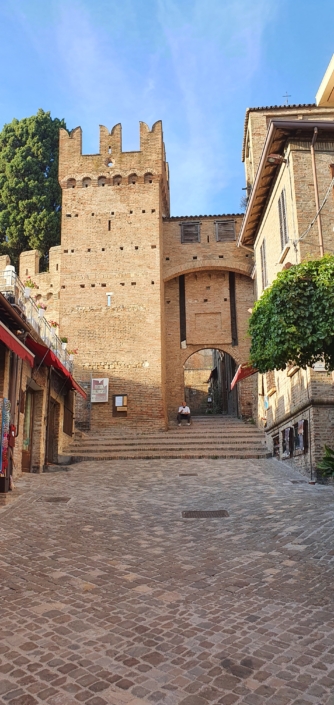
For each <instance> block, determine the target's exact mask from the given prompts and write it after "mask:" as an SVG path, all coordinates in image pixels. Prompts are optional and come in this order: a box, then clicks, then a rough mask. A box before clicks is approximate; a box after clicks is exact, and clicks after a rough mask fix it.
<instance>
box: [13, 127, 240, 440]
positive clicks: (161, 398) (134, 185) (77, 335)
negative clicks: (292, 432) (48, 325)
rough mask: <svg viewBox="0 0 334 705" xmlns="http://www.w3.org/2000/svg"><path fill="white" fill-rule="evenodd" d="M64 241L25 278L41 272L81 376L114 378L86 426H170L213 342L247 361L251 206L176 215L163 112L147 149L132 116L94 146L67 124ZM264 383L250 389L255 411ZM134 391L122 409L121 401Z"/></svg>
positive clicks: (83, 412) (86, 416) (28, 263)
mask: <svg viewBox="0 0 334 705" xmlns="http://www.w3.org/2000/svg"><path fill="white" fill-rule="evenodd" d="M59 181H60V184H61V187H62V193H63V198H62V235H61V246H60V247H56V248H52V249H51V250H50V270H49V273H47V274H46V273H39V272H38V253H36V252H35V251H31V252H25V253H23V254H22V256H21V260H20V272H21V276H25V275H27V273H28V274H29V275H33V276H34V278H35V279H36V281H37V282H38V286H39V292H40V295H41V298H42V300H43V302H44V303H45V304H46V305H47V306H48V309H47V315H49V314H50V317H51V316H52V317H54V318H56V319H57V320H59V322H60V334H61V336H66V337H67V338H68V343H69V346H70V347H71V348H76V349H78V354H77V355H76V358H75V376H76V378H77V379H78V380H79V381H80V383H81V384H82V385H83V386H84V387H85V388H86V389H89V387H90V380H91V378H92V377H93V378H108V379H109V398H108V402H107V403H106V402H101V403H96V404H95V403H94V404H91V405H90V404H89V403H88V406H86V407H85V405H79V406H78V408H77V412H76V423H77V426H78V428H80V427H81V428H86V427H87V426H89V427H90V428H91V429H92V430H94V429H98V428H109V427H113V426H118V425H120V426H122V427H124V426H126V427H129V426H130V427H131V426H133V425H138V424H145V425H146V424H147V423H148V422H149V423H150V424H151V425H153V426H155V427H159V428H166V427H167V424H168V420H169V419H171V418H174V416H175V409H176V408H177V407H178V405H179V404H180V401H182V399H183V398H184V365H185V363H186V360H187V359H188V358H189V356H190V355H192V354H193V353H195V352H197V351H199V350H201V349H203V348H211V349H213V348H215V349H219V350H221V351H223V352H225V353H226V354H229V355H231V356H232V358H233V360H234V361H235V364H239V363H241V362H243V361H244V360H245V359H247V356H248V350H249V338H248V335H247V321H248V317H249V313H248V310H249V308H250V307H251V306H252V303H253V300H254V286H253V280H252V279H251V276H250V275H251V272H252V269H253V264H254V262H253V256H252V253H251V252H250V251H249V250H246V249H244V248H238V247H237V237H238V234H239V230H240V225H241V220H242V216H241V215H239V214H232V215H230V214H227V215H219V216H195V217H193V216H192V217H182V218H176V217H170V213H169V173H168V164H167V162H166V156H165V147H164V142H163V134H162V125H161V122H157V123H155V125H153V128H152V130H149V128H148V127H147V125H145V124H144V123H140V150H139V151H137V152H123V151H122V141H121V126H120V125H116V126H115V127H114V128H113V129H112V130H111V132H109V131H108V130H107V129H106V128H105V127H100V150H99V154H96V155H83V154H82V143H81V129H80V128H77V129H76V130H74V131H73V132H72V133H71V134H68V133H67V132H66V131H65V130H61V133H60V163H59ZM252 388H253V382H252V381H251V382H250V381H249V380H245V382H243V383H242V385H240V389H239V409H238V412H239V413H240V415H244V416H248V417H251V416H252V415H253V413H254V411H253V409H252ZM119 397H123V398H124V401H125V403H126V409H125V408H124V406H122V407H121V410H120V409H119V408H117V404H116V402H117V401H118V399H119Z"/></svg>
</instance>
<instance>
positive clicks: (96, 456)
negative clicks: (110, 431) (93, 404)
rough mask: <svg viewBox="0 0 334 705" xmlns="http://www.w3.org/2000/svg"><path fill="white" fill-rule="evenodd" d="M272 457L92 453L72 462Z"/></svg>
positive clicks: (218, 453) (252, 454) (264, 454)
mask: <svg viewBox="0 0 334 705" xmlns="http://www.w3.org/2000/svg"><path fill="white" fill-rule="evenodd" d="M271 457H272V455H271V453H267V452H264V451H262V452H249V453H246V452H244V453H237V452H234V451H232V452H231V453H227V452H221V451H218V450H217V451H216V452H215V451H214V450H212V449H210V450H208V451H207V452H206V453H203V452H201V451H199V452H194V451H193V452H191V451H189V452H183V451H180V452H177V453H176V452H170V453H167V452H165V453H163V452H161V451H156V452H151V451H147V452H146V453H145V452H143V453H139V452H137V453H136V452H133V453H131V452H129V453H108V454H107V455H104V454H102V453H101V454H98V453H95V454H94V453H92V454H88V453H87V454H84V455H83V454H81V455H73V456H72V462H73V463H80V462H85V461H88V460H90V461H93V460H96V461H105V460H160V459H169V460H176V459H181V460H182V458H183V459H189V458H190V459H191V458H193V459H196V458H197V459H205V458H208V459H209V458H211V459H218V458H221V459H225V460H228V459H230V460H235V459H238V460H250V459H254V458H257V459H259V458H271Z"/></svg>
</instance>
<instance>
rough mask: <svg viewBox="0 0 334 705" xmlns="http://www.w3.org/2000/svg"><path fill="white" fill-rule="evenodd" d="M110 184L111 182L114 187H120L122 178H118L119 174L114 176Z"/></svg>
mask: <svg viewBox="0 0 334 705" xmlns="http://www.w3.org/2000/svg"><path fill="white" fill-rule="evenodd" d="M112 182H113V184H114V186H120V185H121V183H122V177H121V176H120V174H117V176H114V178H113V180H112Z"/></svg>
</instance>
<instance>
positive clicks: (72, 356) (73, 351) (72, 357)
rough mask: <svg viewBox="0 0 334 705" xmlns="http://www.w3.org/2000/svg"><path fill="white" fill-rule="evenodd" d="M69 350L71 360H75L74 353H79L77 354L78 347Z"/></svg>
mask: <svg viewBox="0 0 334 705" xmlns="http://www.w3.org/2000/svg"><path fill="white" fill-rule="evenodd" d="M67 352H68V354H69V356H70V361H71V362H73V360H74V355H77V354H78V349H77V348H75V349H74V350H68V351H67Z"/></svg>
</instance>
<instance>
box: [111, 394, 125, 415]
mask: <svg viewBox="0 0 334 705" xmlns="http://www.w3.org/2000/svg"><path fill="white" fill-rule="evenodd" d="M112 412H113V416H127V415H128V396H127V394H115V395H114V396H113V409H112Z"/></svg>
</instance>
